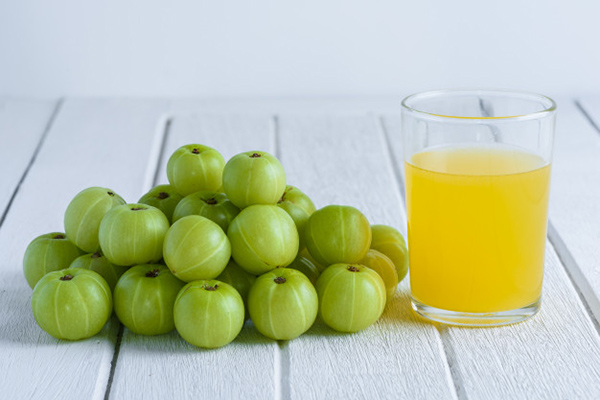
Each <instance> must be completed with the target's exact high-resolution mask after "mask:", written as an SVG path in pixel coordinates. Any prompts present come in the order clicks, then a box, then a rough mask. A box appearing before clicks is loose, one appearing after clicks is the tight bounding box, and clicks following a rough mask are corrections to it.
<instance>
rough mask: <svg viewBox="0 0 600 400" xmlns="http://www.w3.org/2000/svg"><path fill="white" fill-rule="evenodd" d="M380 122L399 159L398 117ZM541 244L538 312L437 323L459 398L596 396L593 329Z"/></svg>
mask: <svg viewBox="0 0 600 400" xmlns="http://www.w3.org/2000/svg"><path fill="white" fill-rule="evenodd" d="M384 126H385V128H386V131H387V133H388V137H389V138H390V142H391V144H392V147H393V149H394V152H395V153H396V154H398V159H401V155H400V154H399V150H400V118H399V117H398V116H386V117H385V118H384ZM553 179H555V176H553ZM554 182H555V181H553V185H554ZM559 190H561V191H565V189H560V188H559ZM552 201H553V200H552ZM546 247H547V249H546V265H545V273H544V295H543V305H542V310H541V311H540V313H539V315H537V316H535V317H534V318H533V319H531V320H529V321H527V322H523V323H520V324H516V325H512V326H508V327H500V328H493V329H469V328H451V327H443V328H442V331H441V332H442V338H443V341H444V344H445V346H446V350H447V353H448V354H449V357H448V358H449V362H450V364H451V368H452V372H453V376H454V378H455V382H456V383H457V387H458V391H459V396H460V397H465V398H477V399H479V398H484V399H505V398H523V399H525V398H527V399H530V398H594V397H598V396H600V386H599V385H598V384H597V382H598V381H599V378H600V338H599V336H598V332H597V331H596V330H595V328H594V325H593V322H592V320H591V318H590V316H589V315H588V314H587V312H586V310H585V308H584V305H583V304H582V302H581V301H580V298H579V296H578V294H577V292H576V290H575V288H574V287H573V285H572V284H571V281H570V280H569V277H568V275H567V274H566V272H565V270H564V268H563V266H562V265H561V263H560V261H559V259H558V257H557V255H556V253H555V251H554V248H553V247H552V246H551V245H550V244H549V243H548V244H547V246H546Z"/></svg>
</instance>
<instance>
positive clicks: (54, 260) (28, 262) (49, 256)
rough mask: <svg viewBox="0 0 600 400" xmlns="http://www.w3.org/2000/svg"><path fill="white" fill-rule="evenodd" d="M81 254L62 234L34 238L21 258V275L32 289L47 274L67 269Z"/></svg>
mask: <svg viewBox="0 0 600 400" xmlns="http://www.w3.org/2000/svg"><path fill="white" fill-rule="evenodd" d="M82 254H83V251H81V250H79V249H78V248H77V246H75V245H74V244H73V243H71V242H70V241H69V239H67V236H66V235H65V234H64V233H62V232H52V233H47V234H45V235H41V236H38V237H36V238H35V239H33V240H32V241H31V243H29V245H28V246H27V249H26V250H25V255H24V256H23V273H24V274H25V279H27V283H28V284H29V286H30V287H31V288H32V289H33V288H34V287H35V285H36V283H38V281H39V280H40V279H42V277H43V276H44V275H46V274H47V273H48V272H52V271H59V270H61V269H65V268H69V265H71V262H73V260H74V259H76V258H77V257H79V256H80V255H82Z"/></svg>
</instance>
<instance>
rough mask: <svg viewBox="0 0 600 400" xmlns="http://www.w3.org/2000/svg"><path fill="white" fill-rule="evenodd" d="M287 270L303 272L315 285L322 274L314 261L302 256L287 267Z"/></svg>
mask: <svg viewBox="0 0 600 400" xmlns="http://www.w3.org/2000/svg"><path fill="white" fill-rule="evenodd" d="M287 268H291V269H295V270H297V271H300V272H302V273H303V274H304V275H306V277H307V278H308V280H309V281H310V282H311V283H312V284H313V285H314V284H316V283H317V279H318V278H319V275H320V274H321V273H320V272H319V269H318V268H317V267H316V266H315V264H313V262H312V261H310V260H309V259H308V258H306V257H303V256H300V255H299V256H298V257H296V258H295V259H294V261H292V263H291V264H290V265H288V266H287Z"/></svg>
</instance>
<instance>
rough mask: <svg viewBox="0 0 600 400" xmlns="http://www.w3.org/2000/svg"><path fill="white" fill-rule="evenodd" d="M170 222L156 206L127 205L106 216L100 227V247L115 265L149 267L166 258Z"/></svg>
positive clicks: (118, 207)
mask: <svg viewBox="0 0 600 400" xmlns="http://www.w3.org/2000/svg"><path fill="white" fill-rule="evenodd" d="M168 230H169V220H168V219H167V217H166V216H165V214H163V212H162V211H160V210H159V209H158V208H156V207H152V206H149V205H147V204H139V203H137V204H124V205H122V206H117V207H115V208H113V209H112V210H110V211H109V212H108V213H106V216H105V217H104V219H103V220H102V223H101V224H100V247H101V248H102V252H103V253H104V256H105V257H106V258H108V260H109V261H110V262H111V263H113V264H115V265H128V266H131V265H136V264H147V263H150V262H153V261H158V260H160V259H161V258H162V246H163V241H164V239H165V235H166V234H167V231H168Z"/></svg>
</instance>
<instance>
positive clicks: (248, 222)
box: [227, 205, 298, 275]
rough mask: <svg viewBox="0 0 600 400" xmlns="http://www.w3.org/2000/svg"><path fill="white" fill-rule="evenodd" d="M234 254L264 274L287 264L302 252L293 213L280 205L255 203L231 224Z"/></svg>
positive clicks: (248, 268) (246, 267)
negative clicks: (299, 250)
mask: <svg viewBox="0 0 600 400" xmlns="http://www.w3.org/2000/svg"><path fill="white" fill-rule="evenodd" d="M227 236H228V237H229V240H230V241H231V255H232V256H233V259H234V260H235V262H236V263H237V264H238V265H239V266H240V267H242V268H243V269H244V270H246V272H248V273H250V274H253V275H260V274H263V273H265V272H268V271H271V270H272V269H275V268H278V267H286V266H287V265H289V264H290V263H291V262H292V261H294V258H296V254H297V253H298V231H297V230H296V225H295V224H294V220H292V217H290V216H289V215H288V213H286V212H285V211H283V210H282V209H281V208H279V207H277V206H267V205H253V206H250V207H247V208H245V209H243V210H242V212H240V213H239V214H238V216H237V217H235V219H234V220H233V221H232V222H231V224H230V225H229V229H228V230H227Z"/></svg>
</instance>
